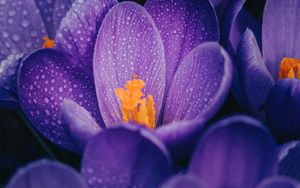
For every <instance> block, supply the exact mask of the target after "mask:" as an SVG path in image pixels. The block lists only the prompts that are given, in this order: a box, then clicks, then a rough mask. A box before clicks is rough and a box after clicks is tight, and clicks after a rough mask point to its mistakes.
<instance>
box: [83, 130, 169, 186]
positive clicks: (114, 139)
mask: <svg viewBox="0 0 300 188" xmlns="http://www.w3.org/2000/svg"><path fill="white" fill-rule="evenodd" d="M81 170H82V174H83V176H84V177H85V178H86V180H87V181H88V183H89V185H90V187H110V188H123V187H124V188H125V187H149V188H151V187H153V188H156V187H158V185H160V184H161V183H162V182H163V181H165V180H166V178H168V176H169V175H170V172H171V166H170V161H169V157H168V154H167V152H166V149H165V148H164V146H163V145H162V143H161V142H160V141H159V140H158V139H157V138H156V137H154V136H153V135H151V134H150V132H148V130H146V129H139V128H138V127H136V126H134V125H127V126H125V127H124V126H118V127H114V128H110V129H106V130H104V131H102V132H100V133H99V134H98V135H97V136H96V137H94V138H93V139H92V140H91V141H90V142H89V144H88V145H87V148H86V150H85V153H84V157H83V161H82V169H81Z"/></svg>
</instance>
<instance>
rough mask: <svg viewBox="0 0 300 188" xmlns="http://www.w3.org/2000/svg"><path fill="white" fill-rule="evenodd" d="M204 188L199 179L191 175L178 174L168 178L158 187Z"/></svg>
mask: <svg viewBox="0 0 300 188" xmlns="http://www.w3.org/2000/svg"><path fill="white" fill-rule="evenodd" d="M184 187H188V188H205V186H204V185H203V184H202V183H201V181H200V180H199V179H198V178H196V177H194V176H191V175H182V176H181V175H179V176H175V177H173V178H171V179H170V180H168V182H167V183H165V184H163V185H162V186H160V188H184Z"/></svg>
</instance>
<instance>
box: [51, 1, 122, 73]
mask: <svg viewBox="0 0 300 188" xmlns="http://www.w3.org/2000/svg"><path fill="white" fill-rule="evenodd" d="M116 3H117V1H116V0H85V1H75V3H74V4H73V5H72V7H71V9H70V10H69V12H68V13H67V15H66V16H65V17H64V18H63V19H62V21H61V24H60V27H59V30H58V33H57V35H56V38H55V48H57V49H60V50H64V51H65V52H68V53H69V54H71V55H73V56H75V57H78V58H79V59H81V61H82V63H84V64H85V65H86V66H87V67H89V68H90V69H91V71H92V60H93V52H94V47H95V42H96V38H97V33H98V30H99V28H100V26H101V23H102V21H103V19H104V17H105V15H106V14H107V12H108V11H109V9H110V8H111V7H112V6H113V5H115V4H116Z"/></svg>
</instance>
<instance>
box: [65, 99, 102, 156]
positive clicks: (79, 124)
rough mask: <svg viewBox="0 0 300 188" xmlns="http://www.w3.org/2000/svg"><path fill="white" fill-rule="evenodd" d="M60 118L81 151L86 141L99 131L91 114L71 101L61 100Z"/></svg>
mask: <svg viewBox="0 0 300 188" xmlns="http://www.w3.org/2000/svg"><path fill="white" fill-rule="evenodd" d="M62 116H63V119H64V120H65V122H66V124H67V126H66V129H67V131H68V134H69V135H70V136H71V137H72V139H73V141H74V143H76V145H77V146H78V148H79V149H80V150H81V151H83V150H84V148H85V146H86V144H87V143H88V141H89V140H90V139H91V138H92V137H93V136H95V135H96V134H97V133H98V132H99V131H100V130H101V128H100V126H99V125H98V124H97V122H96V121H95V120H94V118H93V117H92V116H91V114H90V113H89V112H88V111H87V110H86V109H85V108H83V107H82V106H80V105H79V104H77V103H76V102H74V101H72V100H69V99H64V100H63V103H62Z"/></svg>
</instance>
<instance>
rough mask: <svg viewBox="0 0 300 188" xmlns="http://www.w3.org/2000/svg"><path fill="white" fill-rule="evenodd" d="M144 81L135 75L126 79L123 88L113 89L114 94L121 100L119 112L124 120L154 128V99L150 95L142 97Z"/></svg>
mask: <svg viewBox="0 0 300 188" xmlns="http://www.w3.org/2000/svg"><path fill="white" fill-rule="evenodd" d="M144 87H145V82H144V81H143V80H141V79H138V78H137V75H134V76H133V77H132V80H128V81H127V83H126V84H125V85H124V88H125V89H123V88H117V89H116V90H115V93H116V96H117V97H118V98H119V100H120V101H121V106H120V109H121V112H122V118H123V121H124V122H134V123H137V124H140V125H144V126H145V127H147V128H152V129H153V128H155V127H156V125H155V114H156V111H155V108H154V99H153V97H152V96H151V95H148V96H147V97H146V98H144V97H143V96H144V93H143V92H142V89H143V88H144Z"/></svg>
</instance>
